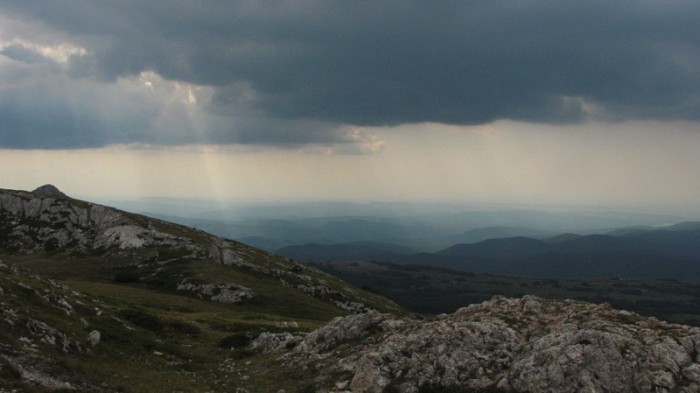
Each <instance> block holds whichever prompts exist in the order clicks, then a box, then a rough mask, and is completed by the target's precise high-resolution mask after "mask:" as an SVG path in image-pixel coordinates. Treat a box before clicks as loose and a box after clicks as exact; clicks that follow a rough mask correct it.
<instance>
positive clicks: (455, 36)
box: [0, 0, 700, 144]
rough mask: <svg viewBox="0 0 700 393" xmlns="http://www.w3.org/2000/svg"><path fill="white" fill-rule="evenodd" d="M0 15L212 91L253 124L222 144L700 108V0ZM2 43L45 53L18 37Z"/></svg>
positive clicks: (229, 6) (124, 64)
mask: <svg viewBox="0 0 700 393" xmlns="http://www.w3.org/2000/svg"><path fill="white" fill-rule="evenodd" d="M0 10H3V11H4V13H6V14H7V15H10V16H11V17H13V18H21V19H23V20H27V21H38V22H41V24H40V26H44V27H45V28H47V29H49V30H52V31H56V32H60V34H61V35H63V36H67V37H70V39H71V40H72V41H73V42H74V43H75V44H77V45H81V46H83V47H84V48H85V49H86V50H87V54H85V55H74V56H72V57H71V60H70V62H69V67H68V69H69V72H70V75H72V76H73V77H76V78H98V79H99V80H102V81H115V80H117V79H118V78H119V77H121V76H129V75H137V74H139V73H140V72H142V71H145V70H151V71H154V72H156V73H158V74H159V75H161V76H163V77H164V78H167V79H170V80H177V81H183V82H188V83H193V84H198V85H207V86H211V87H213V88H214V94H213V96H212V98H211V101H210V102H209V103H208V105H207V111H208V112H209V113H210V114H211V115H212V116H217V117H224V118H225V117H227V116H229V117H232V118H234V120H233V121H240V120H236V119H241V118H252V119H253V120H245V121H243V123H247V124H242V125H239V126H238V129H237V131H232V132H229V131H227V129H226V127H223V128H222V129H220V130H219V131H217V132H213V133H211V134H210V135H209V136H208V138H211V140H212V141H213V142H221V143H223V142H226V141H230V140H234V141H243V142H245V143H257V142H260V143H271V144H274V143H276V142H275V141H279V143H282V144H283V143H286V140H287V139H290V140H295V141H296V142H298V143H307V142H312V141H314V140H316V139H317V138H321V140H324V139H325V140H328V141H339V140H343V138H344V136H343V134H337V133H336V134H334V133H333V132H330V131H329V133H328V134H324V132H323V131H322V130H321V129H323V128H324V127H325V128H326V129H330V130H332V129H333V125H341V124H350V125H359V126H374V125H396V124H404V123H415V122H438V123H449V124H481V123H487V122H490V121H493V120H498V119H513V120H522V121H533V122H544V123H571V122H578V121H582V120H585V119H587V118H596V119H602V120H627V119H657V120H677V119H682V120H698V119H699V117H700V94H699V93H700V42H699V41H700V24H699V23H697V21H698V20H700V2H695V1H666V2H658V1H636V2H629V1H609V0H608V1H585V2H580V1H579V2H574V1H571V2H569V1H517V2H513V1H382V0H376V1H273V2H265V1H262V2H261V1H210V2H195V1H189V0H188V1H172V0H167V1H165V0H164V1H154V0H152V1H148V2H142V1H120V2H95V1H71V2H51V1H47V2H32V1H25V2H4V3H2V4H1V5H0ZM3 54H4V55H5V56H7V57H11V58H13V59H18V58H23V59H25V60H24V61H29V60H32V59H33V61H36V60H37V59H38V58H32V57H31V56H30V53H26V51H23V50H22V48H20V47H14V49H12V48H5V49H4V50H3ZM308 124H313V125H315V127H312V128H314V130H313V131H310V132H307V133H304V132H302V131H301V130H303V129H304V126H305V125H308ZM285 127H288V128H289V131H288V132H287V131H284V130H283V129H284V128H285ZM229 128H231V127H229ZM233 128H236V127H233ZM299 132H301V134H298V133H299ZM334 132H335V131H334ZM231 135H233V136H231Z"/></svg>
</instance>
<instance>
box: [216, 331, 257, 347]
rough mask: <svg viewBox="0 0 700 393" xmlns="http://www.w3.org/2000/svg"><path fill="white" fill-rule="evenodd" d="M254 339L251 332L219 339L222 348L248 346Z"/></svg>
mask: <svg viewBox="0 0 700 393" xmlns="http://www.w3.org/2000/svg"><path fill="white" fill-rule="evenodd" d="M251 341H253V336H252V335H251V334H250V333H245V332H242V333H236V334H232V335H230V336H226V337H224V338H222V339H221V340H219V347H220V348H241V347H246V346H248V344H250V343H251Z"/></svg>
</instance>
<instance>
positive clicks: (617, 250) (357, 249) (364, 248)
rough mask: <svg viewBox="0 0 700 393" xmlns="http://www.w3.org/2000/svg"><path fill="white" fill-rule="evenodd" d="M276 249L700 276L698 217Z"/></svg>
mask: <svg viewBox="0 0 700 393" xmlns="http://www.w3.org/2000/svg"><path fill="white" fill-rule="evenodd" d="M484 232H485V233H494V232H493V230H491V229H489V230H485V231H484ZM277 252H278V253H279V254H281V255H284V256H287V257H290V258H294V259H298V260H302V261H315V262H324V261H353V260H356V261H384V262H394V263H401V264H412V265H425V266H435V267H445V268H450V269H455V270H460V271H470V272H477V273H491V274H502V275H512V276H537V277H549V278H561V277H636V278H675V279H682V280H700V222H683V223H680V224H676V225H670V226H664V227H656V228H653V227H634V228H625V229H618V230H615V231H612V232H610V233H608V234H594V235H576V234H561V235H557V236H553V237H549V238H546V239H536V238H531V237H524V236H515V237H504V238H495V239H488V240H482V241H478V242H475V243H460V244H455V245H453V246H450V247H448V248H445V249H443V250H441V251H438V252H434V253H427V252H423V253H413V254H411V253H409V252H408V250H407V249H405V248H402V249H392V248H391V247H389V246H388V245H387V244H382V243H344V244H336V245H319V244H306V245H302V246H293V247H285V248H282V249H279V250H278V251H277Z"/></svg>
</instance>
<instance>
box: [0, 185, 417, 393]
mask: <svg viewBox="0 0 700 393" xmlns="http://www.w3.org/2000/svg"><path fill="white" fill-rule="evenodd" d="M0 191H2V190H0ZM0 223H1V224H2V225H0V227H1V228H2V230H3V237H2V238H0V260H1V261H2V262H1V263H0V391H27V392H43V391H57V390H58V391H105V392H113V391H114V392H173V391H182V392H210V391H211V392H215V391H226V392H228V391H237V390H236V389H237V388H245V389H247V390H246V391H248V392H277V391H278V390H279V389H280V388H281V387H284V388H285V389H287V391H288V392H294V391H300V390H303V389H304V388H305V387H306V386H308V385H309V383H311V382H312V381H313V378H314V373H313V372H312V371H309V370H304V369H299V368H297V367H295V366H294V365H289V366H287V367H280V364H279V360H278V359H277V356H273V355H269V354H263V353H259V352H255V351H251V350H250V349H248V344H249V343H250V342H251V341H253V340H254V339H256V338H257V337H258V336H259V335H260V334H261V333H263V332H270V333H279V332H288V333H290V334H293V335H299V334H301V333H304V332H308V331H311V330H312V329H315V328H318V327H320V326H322V325H323V324H325V323H327V322H328V321H329V320H331V319H333V318H334V317H337V316H343V315H347V314H349V313H352V312H357V311H362V310H369V309H375V310H379V311H382V312H389V313H394V314H405V311H403V310H402V309H401V308H400V307H398V306H397V305H396V304H394V303H392V302H390V301H388V300H386V299H384V298H382V297H381V296H378V295H376V294H372V293H370V292H367V291H363V290H360V289H356V288H354V287H351V286H349V285H348V284H346V283H344V282H342V281H340V280H338V279H336V278H334V277H332V276H329V275H327V274H325V273H323V272H321V271H318V270H316V269H313V268H309V267H306V266H302V265H299V264H296V263H294V262H292V261H290V260H288V259H286V258H283V257H278V256H276V255H273V254H270V253H267V252H264V251H261V250H258V249H255V248H252V247H249V246H246V245H244V244H241V243H238V242H234V241H230V240H225V239H221V238H217V237H215V236H212V235H209V234H207V233H205V232H202V231H199V230H195V229H192V228H189V227H186V226H181V225H176V224H172V223H168V222H165V221H161V220H156V219H152V218H149V217H145V216H140V215H135V214H129V213H125V212H122V211H119V210H116V209H111V208H108V207H104V206H99V205H94V204H90V203H88V202H83V201H75V200H72V199H70V198H63V197H52V196H37V195H33V194H31V193H26V192H16V191H6V190H5V191H2V192H0ZM47 245H49V247H47ZM310 381H311V382H310Z"/></svg>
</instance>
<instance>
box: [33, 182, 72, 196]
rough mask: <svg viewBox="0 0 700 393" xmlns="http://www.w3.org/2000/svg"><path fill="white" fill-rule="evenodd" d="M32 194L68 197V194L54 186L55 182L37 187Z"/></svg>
mask: <svg viewBox="0 0 700 393" xmlns="http://www.w3.org/2000/svg"><path fill="white" fill-rule="evenodd" d="M32 194H34V195H36V196H44V197H60V198H68V195H66V194H64V193H62V192H61V191H60V190H59V189H58V187H56V186H54V185H53V184H44V185H43V186H41V187H37V188H36V189H35V190H34V191H32Z"/></svg>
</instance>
